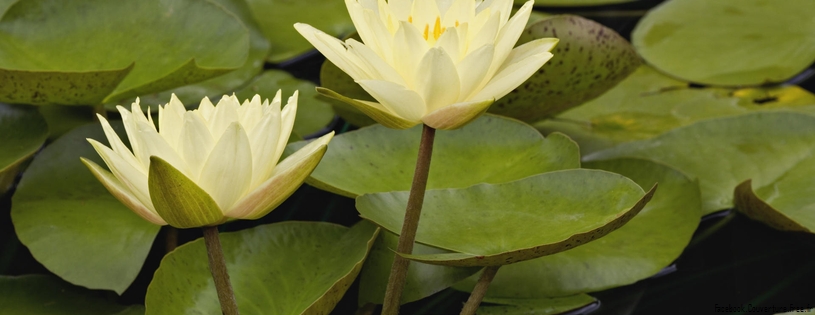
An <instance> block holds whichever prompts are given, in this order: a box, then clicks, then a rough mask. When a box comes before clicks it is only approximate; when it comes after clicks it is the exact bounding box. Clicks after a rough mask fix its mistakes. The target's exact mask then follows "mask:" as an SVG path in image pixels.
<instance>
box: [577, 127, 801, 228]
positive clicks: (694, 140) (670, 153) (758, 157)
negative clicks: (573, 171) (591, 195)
mask: <svg viewBox="0 0 815 315" xmlns="http://www.w3.org/2000/svg"><path fill="white" fill-rule="evenodd" d="M813 150H815V117H813V116H810V115H805V114H799V113H791V112H759V113H750V114H744V115H739V116H734V117H726V118H717V119H709V120H704V121H700V122H697V123H695V124H692V125H689V126H685V127H680V128H677V129H674V130H671V131H669V132H666V133H664V134H662V135H660V136H658V137H656V138H653V139H649V140H643V141H636V142H629V143H624V144H621V145H619V146H617V147H614V148H611V149H608V150H604V151H600V152H595V153H592V154H590V155H587V156H585V157H584V160H586V161H597V160H606V159H612V158H616V157H623V156H624V157H640V158H646V159H650V160H654V161H657V162H660V163H664V164H667V165H670V166H672V167H674V168H676V169H678V170H680V171H682V172H684V173H685V174H688V175H690V176H692V177H696V178H698V179H699V184H700V187H701V192H702V213H703V214H708V213H711V212H714V211H717V210H722V209H727V208H731V207H733V206H734V189H735V188H736V186H738V185H739V184H741V183H743V182H744V181H746V180H748V179H749V180H752V187H754V189H755V190H756V191H757V192H759V194H758V195H759V196H763V197H764V198H765V199H767V200H770V201H773V199H772V198H775V197H774V196H775V195H777V194H781V191H783V190H784V189H785V187H786V185H784V184H782V183H783V182H785V181H787V180H794V178H795V176H797V175H799V174H800V175H801V176H810V177H811V178H815V174H811V175H810V174H809V173H802V172H804V171H808V170H809V168H810V166H808V165H807V164H806V163H812V162H813V157H812V155H813ZM765 187H766V188H765ZM795 191H800V190H792V191H791V192H795ZM795 195H796V194H792V195H790V196H787V198H790V197H792V198H795ZM736 199H739V197H738V196H737V198H736ZM783 199H784V198H782V200H783ZM796 202H798V201H796ZM781 204H784V202H782V203H781ZM779 210H781V209H779ZM787 210H791V209H787ZM804 212H805V211H804ZM795 213H799V212H798V209H795V212H792V213H787V215H795ZM799 219H800V220H802V222H799V223H805V224H812V221H811V220H812V217H811V215H808V216H803V217H800V218H799ZM796 220H797V219H796Z"/></svg>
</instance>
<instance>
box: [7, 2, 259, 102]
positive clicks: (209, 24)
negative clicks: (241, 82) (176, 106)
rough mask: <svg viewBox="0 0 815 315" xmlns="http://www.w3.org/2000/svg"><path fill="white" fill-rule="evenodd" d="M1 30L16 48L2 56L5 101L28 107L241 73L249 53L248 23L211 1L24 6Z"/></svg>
mask: <svg viewBox="0 0 815 315" xmlns="http://www.w3.org/2000/svg"><path fill="white" fill-rule="evenodd" d="M89 16H92V17H94V18H87V17H89ZM123 17H124V18H123ZM0 30H2V32H0V34H2V35H0V43H2V46H3V47H14V48H15V49H0V101H4V102H14V103H26V104H62V105H97V104H102V103H103V102H108V101H115V100H120V99H125V98H128V97H133V96H137V95H141V94H146V93H154V92H156V91H163V90H167V89H168V88H172V87H176V86H181V85H186V84H189V83H194V82H198V81H202V80H205V79H208V78H211V77H214V76H217V75H221V74H224V73H226V72H228V71H230V70H234V69H236V68H238V67H240V66H241V65H242V64H243V63H244V61H245V60H246V56H247V51H248V48H249V34H248V32H247V30H246V28H245V27H244V26H243V24H242V23H241V22H240V21H239V20H238V19H237V18H236V17H235V16H234V15H232V14H230V13H229V12H227V11H226V10H224V9H223V7H221V6H219V5H216V4H214V3H211V2H209V1H193V0H170V1H139V0H127V1H115V2H111V1H104V0H93V1H82V2H77V1H59V0H31V1H19V2H17V3H15V4H14V5H12V6H11V7H9V8H8V10H7V11H6V13H5V15H4V16H3V18H2V20H0ZM78 42H81V43H82V45H77V44H76V43H78ZM212 43H218V45H212ZM168 50H171V51H172V52H173V53H172V54H168V53H167V52H168Z"/></svg>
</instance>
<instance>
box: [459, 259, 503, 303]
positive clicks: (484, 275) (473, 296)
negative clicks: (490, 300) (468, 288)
mask: <svg viewBox="0 0 815 315" xmlns="http://www.w3.org/2000/svg"><path fill="white" fill-rule="evenodd" d="M500 267H501V266H490V267H487V268H484V271H482V272H481V277H480V278H478V283H476V284H475V288H473V292H472V293H470V298H468V299H467V303H465V304H464V308H462V309H461V315H474V314H475V311H476V310H478V306H479V305H481V300H483V299H484V295H486V294H487V287H489V286H490V283H491V282H492V279H494V278H495V274H496V273H498V268H500Z"/></svg>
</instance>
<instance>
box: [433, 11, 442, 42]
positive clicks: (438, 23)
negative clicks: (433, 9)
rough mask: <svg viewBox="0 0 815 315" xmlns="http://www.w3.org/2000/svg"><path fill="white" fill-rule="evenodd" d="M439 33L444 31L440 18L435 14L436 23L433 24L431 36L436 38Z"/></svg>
mask: <svg viewBox="0 0 815 315" xmlns="http://www.w3.org/2000/svg"><path fill="white" fill-rule="evenodd" d="M441 33H444V29H443V28H442V27H441V18H440V17H438V16H437V17H436V25H434V26H433V38H435V39H436V40H438V39H439V36H441Z"/></svg>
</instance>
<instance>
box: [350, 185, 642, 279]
mask: <svg viewBox="0 0 815 315" xmlns="http://www.w3.org/2000/svg"><path fill="white" fill-rule="evenodd" d="M655 188H656V186H654V188H652V189H651V191H649V192H648V193H645V192H643V190H642V188H640V186H639V185H637V184H636V183H634V182H633V181H631V180H630V179H628V178H625V177H623V176H622V175H619V174H614V173H610V172H605V171H596V170H586V169H575V170H564V171H557V172H549V173H544V174H539V175H534V176H530V177H527V178H524V179H520V180H517V181H513V182H509V183H503V184H479V185H475V186H471V187H468V188H461V189H439V190H429V191H427V193H426V195H425V198H424V207H423V209H422V213H421V218H420V224H419V228H418V230H417V232H416V241H417V242H421V243H424V244H427V245H431V246H435V247H439V248H443V249H447V250H450V251H453V252H455V253H440V254H412V255H407V254H400V255H402V256H404V257H406V258H408V259H411V260H416V261H420V262H425V263H431V264H439V265H447V266H460V267H469V266H501V265H507V264H512V263H516V262H520V261H524V260H529V259H534V258H538V257H541V256H546V255H552V254H555V253H558V252H562V251H565V250H568V249H571V248H574V247H577V246H580V245H583V244H585V243H588V242H591V241H593V240H595V239H599V238H601V237H603V236H605V235H606V234H608V233H610V232H611V231H614V230H616V229H618V228H619V227H621V226H623V225H624V224H626V223H627V222H628V221H629V220H631V218H633V217H634V216H635V215H637V213H639V212H640V210H642V207H643V206H645V204H646V203H648V201H649V200H650V199H651V196H652V194H653V192H654V189H655ZM408 194H409V192H408V191H398V192H386V193H376V194H365V195H362V196H359V197H357V200H356V206H357V210H358V211H359V212H360V214H361V216H362V217H363V218H365V219H368V220H371V221H373V222H374V223H376V224H378V225H380V226H382V227H384V228H385V229H387V230H388V231H391V232H394V233H396V232H398V231H401V228H402V221H403V220H404V216H405V213H404V212H405V205H407V198H408ZM541 231H545V233H542V232H541Z"/></svg>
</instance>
